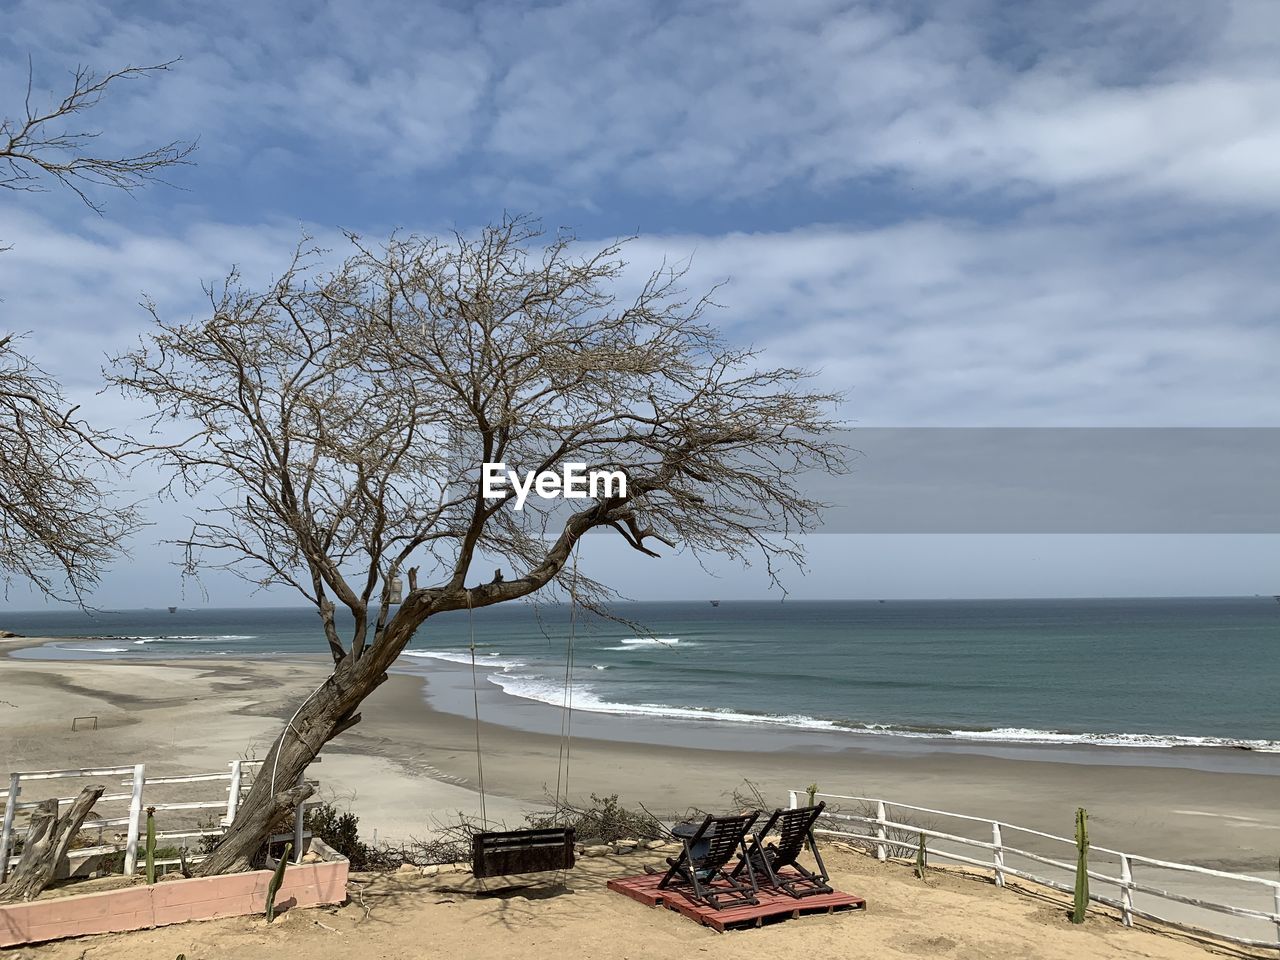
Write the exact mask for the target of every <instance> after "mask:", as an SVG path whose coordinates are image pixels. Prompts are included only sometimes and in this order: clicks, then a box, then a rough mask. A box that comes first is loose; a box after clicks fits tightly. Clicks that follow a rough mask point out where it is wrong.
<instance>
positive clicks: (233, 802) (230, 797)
mask: <svg viewBox="0 0 1280 960" xmlns="http://www.w3.org/2000/svg"><path fill="white" fill-rule="evenodd" d="M230 766H231V787H230V789H229V790H228V791H227V826H228V827H229V826H231V821H232V820H234V819H235V818H236V810H237V809H239V807H240V761H239V760H232V761H231V764H230Z"/></svg>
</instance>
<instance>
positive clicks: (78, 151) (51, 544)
mask: <svg viewBox="0 0 1280 960" xmlns="http://www.w3.org/2000/svg"><path fill="white" fill-rule="evenodd" d="M175 62H176V61H173V60H171V61H169V62H168V63H161V64H157V65H155V66H151V67H125V68H124V69H123V70H116V71H114V72H112V73H109V74H107V75H106V76H98V75H97V74H95V73H94V72H93V71H91V70H88V69H86V68H84V67H81V68H79V69H77V70H76V72H75V74H74V78H73V80H72V85H71V91H70V92H69V93H68V94H67V95H66V96H65V97H63V98H62V99H61V100H60V101H57V102H55V103H53V104H51V105H49V106H48V107H44V108H41V107H37V106H36V105H35V104H34V102H33V91H32V72H31V69H30V64H29V63H28V70H27V89H26V96H25V98H24V101H23V108H22V113H21V115H20V116H13V117H10V116H8V115H3V118H2V119H0V187H3V188H5V189H8V190H19V191H40V190H43V189H45V180H47V179H52V180H53V181H55V182H58V183H61V184H63V185H64V186H67V187H69V188H70V189H71V190H72V191H74V192H75V194H76V195H77V196H78V197H80V199H81V200H83V201H84V202H85V203H86V204H87V205H88V206H89V207H90V208H91V209H93V210H95V211H97V212H101V207H100V205H99V204H98V202H97V201H95V200H93V199H92V198H91V197H90V196H89V195H88V194H87V193H86V192H85V191H86V190H87V189H89V188H91V187H94V186H103V187H111V188H115V189H119V190H124V191H125V192H132V191H133V190H134V189H135V188H136V187H139V186H141V185H143V184H145V183H147V182H149V181H152V180H157V179H159V176H158V175H159V173H160V172H161V171H163V170H164V169H166V168H168V167H172V166H175V165H179V164H185V163H187V162H189V161H188V158H189V157H190V155H191V153H192V151H193V150H194V149H195V145H194V144H191V143H183V142H180V141H174V142H172V143H168V144H165V145H164V146H162V147H156V148H153V149H150V150H146V151H144V152H142V153H139V154H133V155H126V156H115V157H102V156H95V155H94V154H93V153H92V152H91V151H90V150H89V148H90V147H91V146H92V144H93V141H94V140H95V139H96V138H97V137H98V136H99V134H98V133H97V132H95V131H91V130H85V129H83V128H78V127H77V126H75V124H76V122H77V121H79V120H80V115H81V114H83V113H85V112H87V111H89V110H92V109H93V108H94V107H96V106H98V105H99V104H100V103H101V102H102V100H103V98H104V97H105V96H106V93H107V90H108V88H109V87H110V86H111V85H112V84H114V83H116V82H117V81H121V80H132V79H137V78H140V77H145V76H148V75H150V74H153V73H156V72H159V71H163V70H167V69H168V68H169V67H170V66H172V64H173V63H175ZM4 249H5V248H4V247H3V246H0V251H3V250H4ZM2 298H3V291H0V299H2ZM77 410H78V408H76V407H73V406H71V405H70V404H69V403H68V402H67V400H66V399H65V397H64V396H63V394H62V392H61V389H60V387H59V385H58V384H57V382H56V381H54V380H53V379H52V378H51V377H49V376H48V374H46V373H45V372H44V371H43V370H42V369H41V368H40V367H39V366H37V365H36V364H35V362H34V361H32V360H31V359H30V358H29V357H28V356H26V355H25V354H23V353H22V352H20V351H19V350H18V338H16V337H15V336H14V335H13V334H12V333H10V334H3V333H0V578H3V579H4V580H5V582H6V584H8V583H9V582H11V580H12V579H13V578H14V577H19V578H22V579H25V580H27V581H29V582H31V583H33V584H34V585H35V586H36V587H37V588H39V589H40V590H41V591H42V592H44V593H45V594H47V595H53V596H58V595H59V591H60V590H61V589H62V587H63V584H64V583H65V586H66V588H67V589H68V590H69V591H70V593H71V594H72V595H73V596H74V597H75V598H76V599H77V600H79V599H82V598H83V595H84V593H85V591H86V590H88V589H89V588H91V587H92V586H93V585H94V584H95V583H97V581H98V578H99V576H100V573H101V570H102V566H103V564H104V563H105V562H106V561H107V560H108V559H110V558H111V557H112V556H113V555H114V554H115V552H116V550H117V548H118V545H119V543H120V541H121V539H122V538H123V537H124V536H125V535H126V534H128V533H130V532H132V531H133V530H135V529H136V528H137V526H138V524H139V515H138V513H137V511H136V510H135V509H134V508H133V507H132V506H113V505H111V504H110V503H109V487H108V486H107V484H106V477H105V476H104V474H103V473H102V470H101V468H102V464H103V462H104V457H109V456H110V454H109V453H108V451H107V450H105V449H104V444H107V443H109V442H110V439H111V438H110V437H108V436H107V435H105V434H103V433H102V432H100V431H97V430H95V429H94V428H93V427H91V426H90V425H89V424H88V423H87V422H85V420H84V419H83V418H82V417H78V416H77V415H76V414H77Z"/></svg>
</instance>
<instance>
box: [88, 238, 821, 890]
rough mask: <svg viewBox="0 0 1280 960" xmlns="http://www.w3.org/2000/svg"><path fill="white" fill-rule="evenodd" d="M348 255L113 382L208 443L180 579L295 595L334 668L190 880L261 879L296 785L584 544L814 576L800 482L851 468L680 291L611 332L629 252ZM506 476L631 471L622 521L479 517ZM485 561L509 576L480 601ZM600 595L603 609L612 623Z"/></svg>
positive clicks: (142, 359)
mask: <svg viewBox="0 0 1280 960" xmlns="http://www.w3.org/2000/svg"><path fill="white" fill-rule="evenodd" d="M350 239H351V242H352V244H353V245H354V249H353V252H352V253H351V255H350V256H349V257H348V258H347V259H346V260H345V261H344V262H343V263H342V264H341V265H340V266H338V267H337V268H336V269H334V270H332V271H331V272H324V271H322V270H321V269H320V267H319V266H318V260H317V259H316V255H315V254H314V253H313V252H312V253H309V252H307V251H303V250H301V249H300V250H299V252H298V253H297V254H296V255H295V257H294V259H293V261H292V263H291V265H290V267H289V268H288V269H287V270H286V271H285V272H284V274H283V275H282V276H281V277H280V278H279V279H278V280H277V281H276V282H274V283H273V284H271V285H270V286H268V287H266V288H264V289H261V290H256V291H255V290H250V289H248V288H246V287H245V286H244V285H243V283H242V282H241V280H240V278H239V277H238V276H237V275H235V274H234V273H233V274H232V275H231V276H230V277H229V278H228V280H227V281H226V283H225V284H223V285H220V286H219V287H217V288H212V289H209V290H208V291H207V292H208V294H209V301H210V303H209V316H208V318H207V319H200V320H195V321H191V322H171V321H166V320H163V319H161V318H160V317H159V316H156V317H155V324H156V325H155V327H154V328H153V330H152V331H151V332H150V333H148V334H147V335H146V336H145V337H144V338H143V340H142V343H141V344H140V346H139V347H138V349H136V350H134V351H133V352H131V353H129V354H127V355H125V356H123V357H121V358H119V359H118V360H117V361H116V363H115V367H114V373H113V374H112V375H111V376H112V379H114V381H115V382H116V383H118V384H119V386H120V387H122V388H123V389H124V390H125V391H126V393H128V394H131V395H140V396H143V397H147V398H149V399H151V400H152V401H154V403H155V406H156V410H157V412H156V415H155V417H156V425H157V426H165V427H170V426H172V423H173V422H176V423H182V424H186V423H194V425H195V428H196V431H197V436H196V437H195V439H193V440H192V441H190V442H188V443H186V444H183V445H178V446H174V447H170V448H168V449H166V450H164V451H163V452H162V453H161V454H160V456H162V457H163V458H164V459H165V460H166V461H167V463H168V464H169V466H170V467H171V468H172V469H173V470H174V471H175V474H174V476H175V478H176V480H177V481H179V482H180V483H182V484H185V486H186V488H187V489H189V490H190V491H205V492H206V495H207V494H208V493H209V492H212V493H213V494H214V495H215V496H216V498H217V502H218V505H217V506H215V507H214V508H213V509H212V510H210V511H209V512H208V513H207V514H204V515H203V516H202V517H201V518H200V519H199V520H198V522H196V523H195V525H194V527H193V529H192V531H191V533H190V535H189V537H188V538H187V539H186V540H185V545H186V547H187V549H188V556H189V558H190V563H191V565H192V567H193V569H194V568H196V567H198V566H200V565H202V564H203V563H210V564H215V565H219V566H223V567H229V568H231V569H234V570H237V571H239V572H241V573H242V575H244V576H246V577H248V578H250V579H251V580H253V581H254V582H257V583H261V584H264V585H269V584H287V585H289V586H291V587H293V588H295V589H297V590H298V591H299V592H300V593H301V594H302V595H303V596H305V597H306V598H307V600H308V601H310V602H311V603H312V604H314V605H315V607H316V608H317V610H318V612H319V615H320V622H321V627H322V630H323V634H324V637H325V638H326V640H327V643H328V647H329V650H330V652H331V654H332V656H333V662H334V669H333V672H332V675H331V676H330V677H329V678H328V679H327V680H325V682H324V683H323V684H322V685H321V686H320V687H319V688H318V689H317V690H315V691H314V692H313V693H312V694H311V695H310V696H309V697H308V698H307V699H306V700H305V701H304V702H303V703H302V704H300V705H299V706H298V709H297V711H296V712H295V713H294V715H293V716H292V717H291V719H290V720H289V722H288V723H287V724H286V726H285V729H284V731H282V733H281V734H280V736H279V737H278V738H277V740H276V741H275V743H274V745H273V746H272V748H271V750H270V751H269V753H268V754H267V756H266V758H265V762H264V766H263V768H262V769H263V772H262V775H261V776H260V777H259V778H258V779H257V780H256V781H255V783H254V785H253V788H252V790H251V791H250V793H249V795H248V797H247V798H246V800H245V802H244V803H243V804H242V805H241V806H240V808H239V810H238V812H237V814H236V817H235V821H234V823H232V824H231V827H230V829H229V830H228V831H227V833H226V834H225V836H224V837H223V838H222V839H221V841H220V842H219V844H218V846H217V848H216V849H215V850H214V852H213V854H212V856H211V857H210V858H209V859H208V860H206V861H205V862H204V863H203V864H202V865H201V867H200V872H201V873H203V874H212V873H221V872H227V871H233V870H239V869H246V868H248V867H249V866H250V865H251V862H252V860H253V858H254V857H255V855H256V853H257V851H258V850H259V849H260V848H261V846H262V844H263V841H264V839H265V838H266V837H267V836H268V835H269V833H270V832H271V830H272V829H273V827H274V826H275V825H276V824H277V822H278V821H279V820H280V819H281V818H282V817H285V816H287V815H288V811H289V810H291V809H292V807H293V806H294V805H295V804H296V803H297V802H298V801H299V800H300V799H302V798H304V797H305V796H307V795H308V794H309V792H310V787H308V786H305V785H300V783H299V782H300V778H301V775H302V773H303V772H304V771H305V770H306V768H307V766H308V764H310V763H311V761H312V760H313V759H314V758H315V757H316V755H317V754H318V753H319V751H320V749H321V748H322V747H323V746H324V745H325V744H326V743H327V742H328V741H329V740H331V739H332V738H333V737H335V736H337V735H339V734H340V733H342V732H343V731H344V730H347V729H349V728H350V727H351V726H353V725H354V724H356V723H357V722H358V721H359V720H360V714H359V712H358V710H359V707H360V704H361V702H362V701H363V700H364V699H365V697H367V696H368V695H369V694H370V693H371V692H372V691H373V690H374V689H375V688H376V687H377V686H378V685H379V684H381V683H382V682H383V681H384V680H385V679H386V676H387V670H388V668H390V666H391V665H392V664H393V663H394V662H395V660H396V658H397V657H398V656H399V654H400V653H401V651H402V650H404V648H405V646H406V645H407V644H408V643H409V641H410V639H411V638H412V637H413V635H414V633H415V631H417V630H418V628H419V627H420V626H422V624H423V623H424V622H425V621H427V620H428V619H429V618H430V617H432V616H434V615H435V614H438V613H441V612H444V611H449V610H458V609H466V608H468V607H485V606H489V605H491V604H495V603H502V602H506V601H509V600H516V599H519V598H523V597H529V596H530V595H532V594H534V593H535V592H536V591H539V590H542V589H544V588H550V590H551V591H552V593H553V594H554V593H555V590H556V588H557V586H558V585H559V586H561V587H562V586H563V584H562V582H561V581H558V578H561V577H562V574H563V572H564V571H565V568H566V563H567V562H568V561H569V559H570V556H571V553H572V551H573V550H574V547H575V545H576V544H577V543H578V541H579V540H580V539H581V538H582V537H583V536H584V535H585V534H586V533H587V532H588V531H591V530H596V529H603V530H606V531H609V532H613V533H616V534H617V535H619V536H621V537H622V538H623V539H624V540H625V541H626V542H627V543H628V544H629V545H630V546H631V547H633V548H634V549H636V550H638V551H640V552H642V553H644V554H646V555H649V556H658V553H657V551H656V550H655V549H654V547H655V545H658V544H666V545H668V546H674V545H680V546H682V547H685V548H688V549H691V550H692V551H695V552H697V553H703V552H706V551H711V552H715V553H719V554H728V555H730V556H733V557H743V558H745V557H747V556H749V555H756V554H759V555H762V556H763V557H764V558H765V559H766V561H767V562H768V563H769V565H770V566H769V569H770V571H771V573H772V572H774V566H773V565H774V564H775V563H776V562H777V561H778V560H779V559H780V558H792V559H798V558H799V557H800V556H801V553H800V542H799V540H798V539H797V535H798V534H801V533H803V532H805V531H807V530H809V529H811V527H812V526H813V524H814V522H815V521H816V519H817V516H818V511H819V509H820V507H821V506H822V505H821V504H819V503H816V502H814V501H813V500H811V499H809V498H807V497H806V496H805V495H804V494H803V493H802V492H801V491H800V490H799V488H798V486H797V482H796V481H797V477H798V474H799V473H800V472H801V471H803V470H807V469H819V470H839V469H841V467H842V463H843V451H842V450H841V449H839V448H835V447H830V446H828V445H827V444H826V432H827V430H828V429H829V428H831V427H832V426H833V425H834V424H833V423H832V422H831V421H830V419H829V416H830V413H829V411H830V410H831V409H832V406H833V404H834V402H835V401H836V399H837V398H836V397H835V396H833V395H830V394H826V393H822V392H816V391H813V390H810V389H809V388H808V386H807V380H808V377H809V375H808V374H807V373H806V372H805V371H802V370H795V369H772V370H763V369H758V368H757V366H756V362H755V356H754V354H753V353H752V352H751V351H749V350H742V349H737V348H734V347H732V346H729V345H727V344H726V343H725V342H724V341H723V340H722V339H721V338H720V336H719V335H718V334H717V332H716V331H715V330H714V329H713V328H712V327H710V326H708V325H707V324H706V323H704V322H703V320H702V315H703V313H704V311H705V310H706V308H707V306H708V301H707V300H705V299H702V300H694V301H690V300H687V299H685V298H684V297H683V295H682V293H681V291H680V289H679V286H678V281H679V271H673V270H670V269H666V268H664V269H662V270H659V271H658V272H656V273H654V274H653V275H652V276H650V277H649V279H648V281H647V282H646V283H644V284H643V286H642V287H641V288H640V290H639V293H638V294H637V295H636V296H635V297H634V299H632V300H629V302H627V303H626V305H619V304H618V303H617V302H615V294H614V292H613V290H614V288H615V287H617V286H618V285H619V284H620V283H621V282H623V281H624V280H625V278H624V277H623V269H624V264H623V262H622V261H621V259H620V251H621V248H620V246H616V245H615V246H609V247H607V248H605V249H603V250H601V251H599V252H597V253H595V254H593V255H588V256H585V257H582V256H577V255H575V253H574V249H575V248H574V245H573V243H572V240H571V238H570V237H568V236H556V237H553V238H550V239H549V240H546V239H545V238H543V236H542V234H541V233H540V231H539V230H538V228H537V226H536V224H535V223H533V222H531V221H529V220H526V219H507V220H504V221H503V222H501V223H500V224H497V225H494V226H491V227H489V228H487V229H485V230H484V231H483V232H482V233H481V234H480V235H479V236H478V237H474V238H467V237H464V236H455V237H453V238H452V239H451V240H449V241H448V242H442V241H438V240H434V239H421V238H417V237H408V238H402V237H392V238H391V240H390V241H389V242H387V243H386V244H384V245H381V246H379V247H371V246H367V245H364V244H363V243H361V241H360V240H359V239H358V238H355V237H351V238H350ZM152 312H153V314H154V313H155V311H154V309H153V311H152ZM498 462H502V463H505V464H507V466H508V467H509V468H511V469H520V470H529V469H532V470H536V471H544V470H556V469H560V468H561V467H562V466H563V465H564V464H567V463H575V462H577V463H583V464H586V465H588V466H589V467H590V468H592V469H608V470H620V471H623V472H624V474H625V477H626V481H627V487H626V493H625V495H620V494H619V492H618V491H617V490H614V491H612V495H608V494H606V493H605V492H604V491H603V490H598V491H597V494H599V495H598V496H595V497H594V498H586V499H580V500H570V501H564V500H544V499H539V498H538V497H536V496H534V497H531V498H530V499H529V500H528V501H527V502H525V504H524V506H523V509H517V508H516V502H515V499H514V498H513V497H512V496H511V495H510V492H508V493H507V494H506V495H504V496H501V497H498V498H486V497H485V496H484V494H483V488H482V484H481V473H482V464H485V463H498ZM494 558H501V559H500V561H499V562H501V563H503V564H508V565H510V567H511V568H513V574H514V575H512V576H509V577H505V578H504V577H502V576H501V573H500V572H499V574H498V575H495V576H494V578H493V579H492V580H489V581H488V582H477V581H478V580H479V578H478V577H476V576H473V573H472V571H473V569H476V570H485V571H488V570H490V569H492V567H493V560H494ZM402 572H404V575H405V577H406V578H407V580H408V585H409V589H408V592H407V593H406V594H405V596H404V599H403V602H402V603H400V604H399V605H396V604H393V602H392V594H391V590H390V586H389V585H390V583H391V581H392V580H393V579H394V578H396V577H397V576H399V575H400V574H401V573H402ZM588 582H589V584H590V586H591V591H590V594H589V599H590V602H592V603H600V602H603V601H604V600H606V599H607V591H606V590H605V588H604V587H603V586H602V585H600V584H598V583H596V582H595V581H588ZM339 608H341V609H343V610H344V611H345V613H346V614H347V615H349V616H344V617H343V619H342V621H340V620H339V618H338V617H337V616H336V615H335V613H336V610H337V609H339ZM344 623H345V624H347V626H345V627H344Z"/></svg>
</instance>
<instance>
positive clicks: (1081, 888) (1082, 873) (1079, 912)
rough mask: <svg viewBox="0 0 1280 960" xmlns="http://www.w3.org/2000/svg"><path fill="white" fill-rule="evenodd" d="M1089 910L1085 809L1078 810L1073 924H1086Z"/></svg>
mask: <svg viewBox="0 0 1280 960" xmlns="http://www.w3.org/2000/svg"><path fill="white" fill-rule="evenodd" d="M1088 909H1089V815H1088V814H1087V813H1086V812H1085V809H1084V807H1080V808H1079V809H1078V810H1076V899H1075V904H1074V907H1073V909H1072V911H1071V922H1072V923H1084V915H1085V912H1086V911H1087V910H1088Z"/></svg>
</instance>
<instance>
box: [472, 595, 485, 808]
mask: <svg viewBox="0 0 1280 960" xmlns="http://www.w3.org/2000/svg"><path fill="white" fill-rule="evenodd" d="M467 621H468V624H469V625H470V627H471V704H472V706H473V707H474V708H475V715H476V781H477V782H478V784H479V787H480V820H481V822H483V823H484V826H485V829H486V830H487V829H488V828H489V814H488V811H487V810H486V809H485V805H484V758H483V754H482V753H481V750H480V691H479V687H478V686H477V684H476V616H475V610H473V609H472V607H471V588H470V587H468V588H467Z"/></svg>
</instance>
